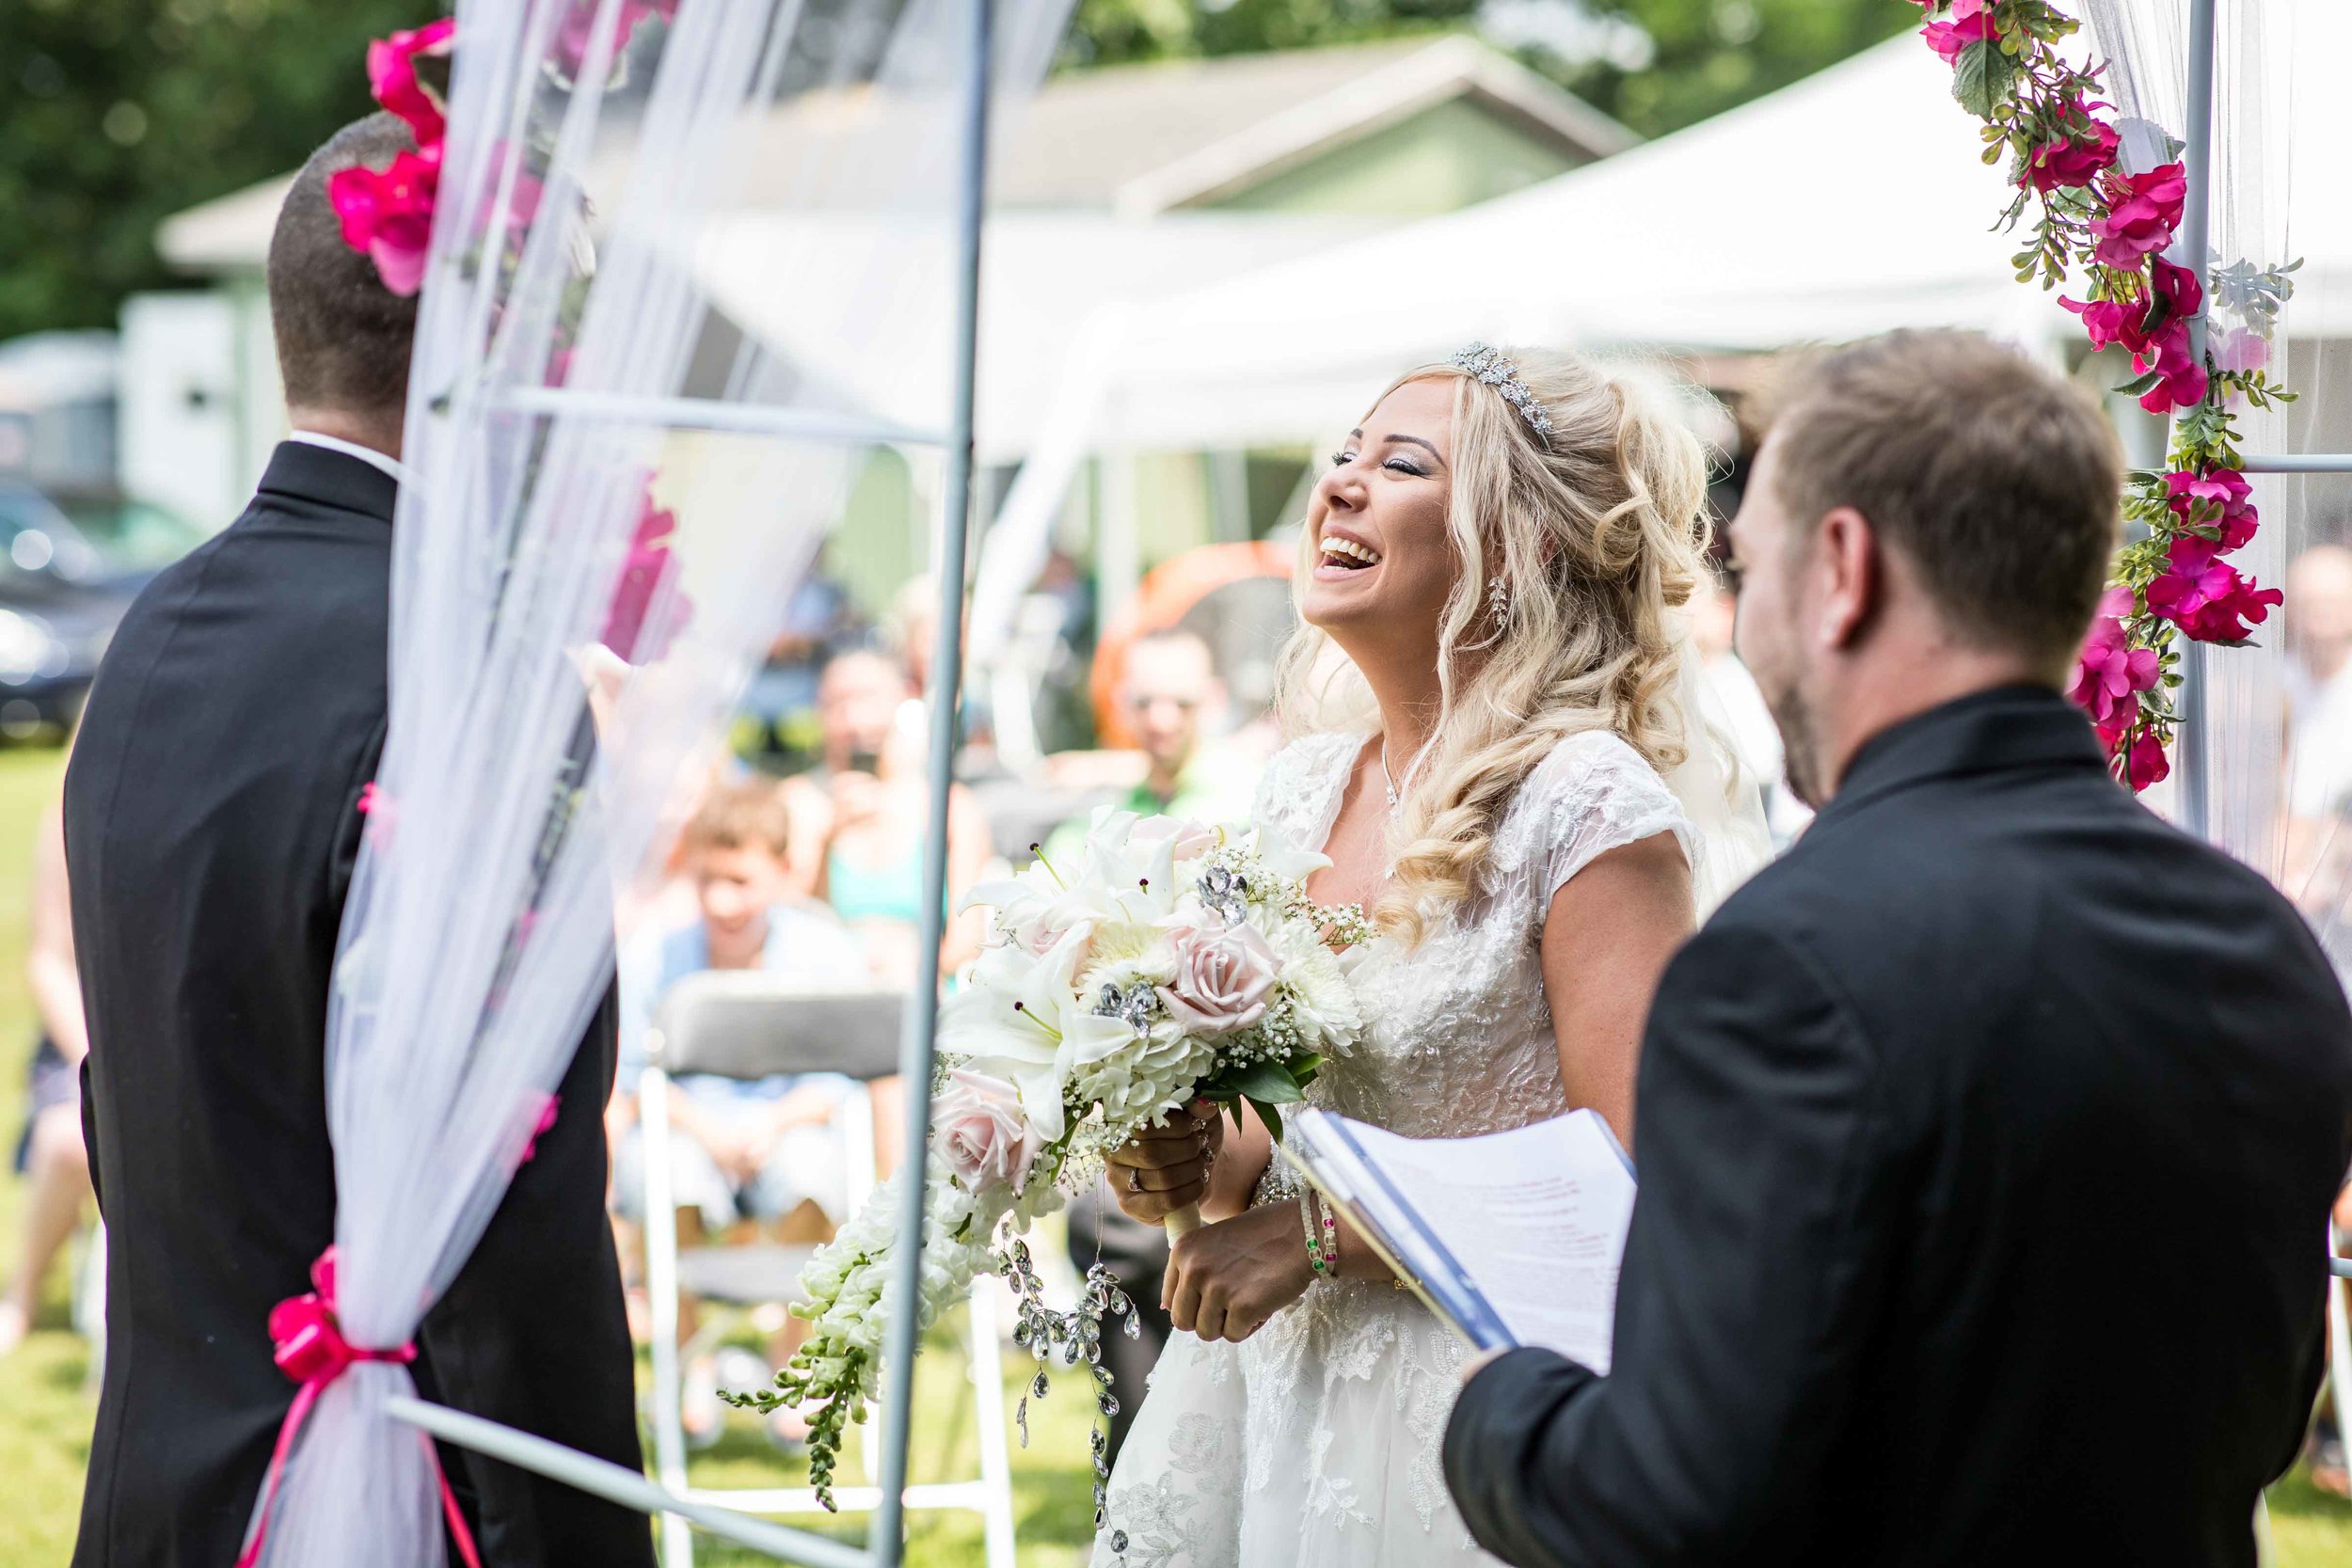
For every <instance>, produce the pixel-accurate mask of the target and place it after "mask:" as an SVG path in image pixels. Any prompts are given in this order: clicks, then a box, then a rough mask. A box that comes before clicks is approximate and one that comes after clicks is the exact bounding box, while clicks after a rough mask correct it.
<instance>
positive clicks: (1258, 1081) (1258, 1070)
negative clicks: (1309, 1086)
mask: <svg viewBox="0 0 2352 1568" xmlns="http://www.w3.org/2000/svg"><path fill="white" fill-rule="evenodd" d="M1226 1081H1227V1083H1228V1084H1229V1085H1231V1086H1232V1090H1233V1092H1234V1093H1235V1094H1238V1095H1240V1096H1242V1097H1243V1098H1244V1099H1247V1100H1252V1101H1257V1102H1258V1103H1259V1104H1261V1105H1293V1104H1296V1103H1297V1102H1298V1101H1302V1100H1304V1099H1306V1098H1307V1092H1306V1091H1305V1090H1304V1089H1302V1088H1300V1087H1299V1086H1298V1080H1297V1079H1295V1078H1294V1077H1292V1076H1291V1069H1288V1068H1286V1067H1281V1066H1279V1065H1277V1064H1276V1063H1273V1062H1252V1063H1250V1064H1249V1065H1248V1067H1246V1068H1242V1069H1239V1070H1238V1071H1235V1072H1232V1073H1230V1074H1228V1075H1226Z"/></svg>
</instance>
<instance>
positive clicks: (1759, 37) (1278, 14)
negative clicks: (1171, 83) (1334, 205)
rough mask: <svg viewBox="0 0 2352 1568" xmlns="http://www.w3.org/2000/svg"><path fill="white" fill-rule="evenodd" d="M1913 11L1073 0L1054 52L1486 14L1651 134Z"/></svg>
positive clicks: (1452, 0)
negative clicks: (1061, 44) (1066, 34)
mask: <svg viewBox="0 0 2352 1568" xmlns="http://www.w3.org/2000/svg"><path fill="white" fill-rule="evenodd" d="M1918 20H1919V8H1918V7H1917V6H1915V5H1913V4H1910V3H1909V0H1494V3H1493V4H1491V5H1489V4H1487V3H1486V0H1232V3H1231V4H1227V5H1223V6H1216V5H1204V4H1202V3H1201V0H1078V8H1077V13H1076V17H1075V19H1074V21H1073V24H1072V27H1071V37H1070V40H1069V42H1068V44H1067V46H1066V47H1065V49H1064V51H1063V63H1064V65H1065V66H1071V67H1083V66H1089V65H1108V64H1112V63H1115V62H1118V61H1123V60H1143V59H1157V58H1163V57H1172V56H1183V55H1242V54H1249V53H1252V52H1255V51H1258V50H1263V49H1297V48H1305V47H1308V46H1311V45H1314V44H1327V43H1340V42H1353V41H1357V40H1368V39H1380V38H1391V37H1395V36H1398V35H1401V34H1408V33H1416V32H1430V31H1438V30H1444V29H1463V28H1472V27H1478V26H1480V25H1481V24H1482V23H1484V24H1485V25H1486V31H1487V32H1488V33H1489V35H1490V36H1492V37H1494V38H1496V39H1497V40H1499V41H1502V42H1504V43H1506V44H1508V45H1512V46H1515V47H1516V48H1517V50H1518V53H1519V54H1520V55H1521V56H1522V57H1523V58H1525V59H1526V60H1527V61H1528V63H1529V64H1531V65H1533V66H1534V67H1535V68H1536V69H1538V70H1540V71H1544V72H1545V73H1546V74H1548V75H1549V76H1551V77H1553V78H1554V79H1555V80H1557V81H1559V82H1561V83H1562V84H1564V85H1565V86H1566V87H1570V88H1572V89H1574V90H1575V91H1577V92H1579V93H1581V94H1582V95H1583V96H1584V97H1585V98H1586V99H1588V100H1590V101H1591V102H1592V103H1595V104H1596V105H1597V106H1598V107H1600V108H1603V109H1606V110H1608V111H1609V112H1610V113H1611V114H1613V115H1615V116H1616V117H1617V118H1618V119H1622V120H1624V121H1625V122H1626V123H1627V124H1629V125H1630V126H1632V127H1633V128H1634V129H1635V130H1637V131H1641V132H1643V133H1645V134H1647V135H1658V134H1659V133H1661V132H1665V131H1672V130H1677V129H1678V128H1680V127H1682V126H1685V125H1689V124H1691V123H1692V122H1693V121H1695V120H1700V119H1706V118H1707V117H1708V116H1709V115H1712V114H1716V113H1719V112H1721V111H1722V110H1724V109H1727V108H1730V107H1731V106H1732V105H1733V104H1735V103H1744V102H1746V101H1747V100H1748V99H1751V98H1754V97H1756V96H1757V95H1759V94H1761V93H1765V92H1769V91H1771V90H1772V88H1774V87H1784V86H1786V85H1788V83H1790V82H1793V81H1795V80H1797V79H1798V78H1799V77H1801V76H1804V75H1808V74H1810V73H1811V72H1813V71H1819V70H1820V69H1821V68H1822V67H1823V66H1825V65H1830V64H1833V63H1835V62H1836V61H1837V60H1841V59H1843V58H1845V57H1846V56H1847V55H1851V54H1852V53H1854V52H1855V51H1856V50H1858V49H1862V48H1864V47H1866V46H1867V45H1869V44H1872V43H1875V42H1877V41H1878V40H1881V39H1883V38H1885V37H1887V36H1888V35H1890V34H1892V33H1895V32H1898V31H1899V30H1901V29H1902V28H1903V27H1904V26H1905V25H1911V26H1916V25H1917V24H1918ZM1543 40H1550V41H1549V44H1548V43H1547V42H1546V41H1543Z"/></svg>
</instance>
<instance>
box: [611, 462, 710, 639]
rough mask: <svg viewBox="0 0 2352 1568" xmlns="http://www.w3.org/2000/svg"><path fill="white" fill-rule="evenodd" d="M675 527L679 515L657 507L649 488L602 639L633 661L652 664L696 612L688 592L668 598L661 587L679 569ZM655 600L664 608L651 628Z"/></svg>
mask: <svg viewBox="0 0 2352 1568" xmlns="http://www.w3.org/2000/svg"><path fill="white" fill-rule="evenodd" d="M676 528H677V514H675V512H670V511H667V510H665V509H662V508H658V507H656V506H655V505H654V503H653V492H652V490H651V489H650V488H648V489H647V490H646V492H645V500H644V511H643V512H642V513H640V514H639V515H638V518H637V531H636V533H635V534H633V535H632V536H631V537H630V539H629V542H628V560H627V561H626V562H624V563H623V564H622V567H621V580H620V581H619V583H618V584H617V585H615V586H614V588H613V590H612V609H611V610H609V611H608V612H607V614H606V616H605V622H604V633H603V635H602V637H600V638H599V639H598V641H601V642H603V644H604V645H605V646H606V647H608V648H610V649H612V651H613V652H614V653H616V654H618V655H620V656H621V657H623V658H626V659H628V660H629V661H630V662H632V663H638V664H644V663H649V662H651V661H653V660H655V659H658V658H660V657H662V656H663V655H665V654H667V653H668V652H669V651H670V644H671V642H672V641H675V639H676V637H677V635H678V633H680V632H682V631H684V630H685V629H686V625H687V622H688V621H689V620H691V618H692V616H693V613H694V606H693V602H692V601H691V600H690V599H689V598H687V596H686V595H685V594H680V593H675V592H674V593H672V594H670V595H669V597H668V599H667V601H666V602H663V601H662V600H661V590H662V588H663V586H664V585H665V584H666V583H668V582H669V581H670V580H671V579H672V578H674V577H675V574H676V571H677V558H676V557H675V555H673V554H672V553H671V551H670V536H671V534H672V533H673V532H674V531H675V530H676ZM657 603H660V604H661V610H662V613H661V615H660V625H658V626H653V627H651V628H650V629H649V628H648V627H647V626H646V624H645V623H646V618H647V617H648V616H649V615H650V614H651V613H652V612H653V610H654V607H655V606H656V604H657ZM641 641H642V642H643V643H644V646H642V647H641V646H639V643H640V642H641Z"/></svg>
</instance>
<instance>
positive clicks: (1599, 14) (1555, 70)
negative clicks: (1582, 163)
mask: <svg viewBox="0 0 2352 1568" xmlns="http://www.w3.org/2000/svg"><path fill="white" fill-rule="evenodd" d="M1584 8H1585V9H1586V10H1587V11H1589V12H1590V13H1592V14H1593V15H1594V16H1595V17H1596V18H1598V19H1600V20H1602V21H1604V22H1607V21H1616V22H1622V23H1627V24H1631V25H1632V26H1633V27H1636V28H1638V29H1639V30H1640V32H1641V33H1642V34H1643V35H1645V36H1646V40H1647V42H1646V46H1645V52H1646V53H1647V55H1648V58H1647V59H1646V60H1645V61H1642V62H1641V63H1639V64H1635V63H1632V60H1631V59H1626V60H1613V59H1609V58H1602V59H1598V60H1588V61H1584V62H1581V63H1578V62H1569V61H1563V60H1559V59H1557V58H1545V57H1543V56H1542V55H1534V56H1532V57H1531V63H1533V64H1535V65H1536V66H1538V67H1539V68H1541V69H1545V70H1546V71H1548V72H1549V73H1550V74H1552V75H1554V76H1556V77H1558V78H1559V79H1560V80H1561V81H1562V82H1563V83H1564V84H1565V85H1566V86H1567V87H1571V88H1573V89H1574V90H1575V91H1577V92H1578V93H1580V94H1581V95H1582V96H1583V97H1585V98H1586V99H1588V100H1589V101H1591V102H1592V103H1594V104H1595V105H1597V107H1599V108H1603V109H1606V110H1608V111H1609V112H1610V113H1611V114H1613V115H1615V116H1616V117H1617V118H1618V119H1621V120H1623V121H1625V122H1626V123H1627V124H1628V125H1630V126H1631V127H1633V129H1635V130H1636V131H1640V132H1642V133H1643V134H1644V135H1660V134H1661V133H1664V132H1667V131H1675V130H1679V129H1680V128H1681V127H1683V126H1685V125H1690V124H1693V123H1695V122H1696V121H1699V120H1702V119H1707V118H1708V116H1710V115H1716V114H1721V113H1722V112H1723V111H1724V110H1725V109H1728V108H1731V107H1733V106H1735V105H1737V104H1740V103H1746V102H1747V101H1748V100H1749V99H1751V98H1757V97H1761V96H1762V95H1763V94H1765V93H1768V92H1770V91H1772V89H1773V88H1775V87H1787V86H1788V84H1789V83H1791V82H1794V81H1796V80H1798V79H1799V78H1800V77H1804V76H1809V75H1811V74H1812V73H1813V72H1814V71H1819V70H1820V69H1821V68H1822V67H1824V66H1828V65H1834V64H1836V62H1837V61H1839V60H1842V59H1844V58H1845V57H1846V56H1847V55H1851V54H1854V53H1855V52H1857V51H1859V50H1861V49H1864V48H1867V46H1869V45H1870V44H1873V43H1876V42H1878V41H1879V40H1881V39H1883V38H1887V37H1890V36H1892V35H1893V34H1895V33H1899V32H1900V31H1902V29H1903V28H1904V27H1906V26H1910V27H1913V28H1916V27H1917V26H1918V25H1919V8H1918V7H1917V6H1915V5H1914V4H1912V3H1911V0H1586V3H1585V6H1584ZM1922 47H1924V45H1923V46H1922ZM1630 53H1631V52H1629V54H1630ZM1634 58H1638V55H1635V56H1634Z"/></svg>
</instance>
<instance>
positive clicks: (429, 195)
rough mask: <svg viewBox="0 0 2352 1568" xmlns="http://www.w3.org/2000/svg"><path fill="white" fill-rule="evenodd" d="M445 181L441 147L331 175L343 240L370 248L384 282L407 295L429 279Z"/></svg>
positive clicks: (330, 194)
mask: <svg viewBox="0 0 2352 1568" xmlns="http://www.w3.org/2000/svg"><path fill="white" fill-rule="evenodd" d="M440 182H441V156H440V149H439V148H437V147H436V148H433V149H432V150H428V151H424V152H409V151H405V150H404V151H400V152H395V153H393V154H392V161H391V164H390V165H389V166H388V167H386V168H385V169H383V170H382V171H380V172H379V171H377V170H375V169H372V168H369V167H367V166H365V165H363V164H355V165H353V166H351V167H349V168H339V169H337V170H336V171H335V172H334V173H333V174H330V175H328V176H327V179H326V199H327V203H328V205H330V206H332V207H333V208H334V209H335V215H336V217H338V218H340V219H341V220H342V226H343V243H344V244H345V245H349V246H351V248H352V249H354V250H360V251H365V252H366V253H367V255H368V259H369V260H370V261H373V262H374V263H375V270H376V272H377V274H378V275H379V276H381V277H383V279H384V286H385V287H386V288H388V289H389V290H391V292H392V293H396V294H400V295H403V296H405V295H408V294H413V293H416V292H417V290H418V289H420V288H421V287H422V286H423V283H424V262H425V256H426V253H427V252H428V251H429V250H430V249H431V248H432V244H433V198H434V196H435V194H436V193H437V191H438V189H439V187H440Z"/></svg>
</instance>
